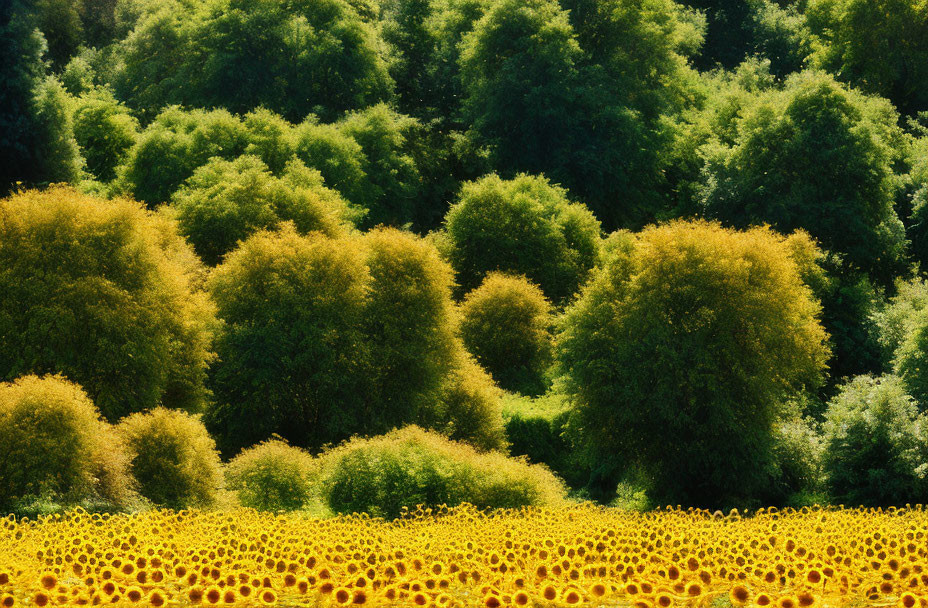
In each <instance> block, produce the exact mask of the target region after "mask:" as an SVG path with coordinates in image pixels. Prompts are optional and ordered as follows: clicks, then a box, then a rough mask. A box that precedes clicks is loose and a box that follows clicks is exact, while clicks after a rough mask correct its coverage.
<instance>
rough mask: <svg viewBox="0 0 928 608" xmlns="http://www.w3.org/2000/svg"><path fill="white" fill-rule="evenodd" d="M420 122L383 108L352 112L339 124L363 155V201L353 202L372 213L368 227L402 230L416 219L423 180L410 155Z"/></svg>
mask: <svg viewBox="0 0 928 608" xmlns="http://www.w3.org/2000/svg"><path fill="white" fill-rule="evenodd" d="M418 127H419V124H418V122H417V121H416V120H415V119H413V118H410V117H408V116H403V115H402V114H397V113H396V112H394V111H393V110H391V109H390V108H388V107H387V106H386V105H384V104H379V105H376V106H373V107H370V108H367V109H365V110H362V111H358V112H353V113H351V114H349V115H348V116H346V117H345V118H344V119H343V120H341V121H340V122H339V123H338V128H339V131H341V132H342V133H344V134H345V135H347V136H349V137H351V138H352V139H354V140H355V141H356V142H358V145H360V146H361V151H362V152H363V154H364V157H363V159H364V160H363V164H362V168H363V170H364V174H365V176H366V178H367V187H366V188H365V189H364V191H365V194H366V197H365V199H364V200H357V201H355V200H352V202H354V203H356V204H359V205H361V206H363V207H365V208H366V209H368V210H369V216H368V223H370V224H371V225H376V224H387V225H393V226H402V225H404V224H406V223H408V222H410V221H411V220H412V218H413V217H415V213H416V206H417V204H418V203H419V189H420V182H421V180H422V178H421V176H420V175H419V171H418V169H417V168H416V163H415V160H414V159H413V157H412V156H411V154H410V147H411V142H410V141H409V140H410V139H411V137H413V136H414V134H415V132H416V130H417V128H418Z"/></svg>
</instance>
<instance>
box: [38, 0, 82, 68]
mask: <svg viewBox="0 0 928 608" xmlns="http://www.w3.org/2000/svg"><path fill="white" fill-rule="evenodd" d="M79 5H80V2H75V0H36V2H35V4H34V8H33V10H34V11H35V14H36V18H37V24H38V27H39V29H40V30H41V31H42V35H43V36H44V38H45V40H46V41H47V43H48V51H47V54H46V56H47V57H48V59H49V60H50V61H51V64H52V67H54V68H55V69H56V70H59V69H61V68H62V67H64V65H65V64H66V63H67V62H68V60H69V59H71V57H72V56H73V55H74V53H75V52H76V51H77V47H78V46H80V44H81V41H82V40H83V37H84V36H83V34H84V32H83V27H82V24H81V15H80V6H79Z"/></svg>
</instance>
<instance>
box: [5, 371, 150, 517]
mask: <svg viewBox="0 0 928 608" xmlns="http://www.w3.org/2000/svg"><path fill="white" fill-rule="evenodd" d="M0 443H2V445H3V450H2V455H0V508H2V509H10V508H16V509H17V510H19V509H21V508H22V507H23V505H24V504H25V503H29V502H34V501H35V500H36V498H37V497H43V498H44V499H45V500H53V501H56V502H58V503H59V504H63V505H73V504H76V503H78V502H82V501H88V500H91V501H93V500H97V501H100V500H102V501H104V502H106V503H108V504H109V505H110V506H111V507H115V508H119V507H123V506H125V505H126V504H128V502H129V501H130V500H131V498H132V478H131V476H130V474H129V472H128V459H127V458H126V455H125V453H124V451H123V446H122V444H121V442H120V441H119V438H118V437H117V436H116V434H115V433H114V431H113V429H112V428H111V427H110V426H109V425H108V424H107V423H106V422H104V421H103V420H101V419H100V413H99V411H98V410H97V408H96V407H94V405H93V403H92V402H91V401H90V399H89V398H88V397H87V394H86V393H84V391H83V390H81V388H80V387H79V386H77V385H76V384H73V383H71V382H69V381H67V380H66V379H64V378H63V377H61V376H45V377H42V378H39V377H38V376H24V377H22V378H19V379H17V380H16V381H14V382H12V383H4V384H0ZM46 497H47V498H46Z"/></svg>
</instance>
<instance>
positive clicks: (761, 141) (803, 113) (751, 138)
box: [702, 73, 905, 284]
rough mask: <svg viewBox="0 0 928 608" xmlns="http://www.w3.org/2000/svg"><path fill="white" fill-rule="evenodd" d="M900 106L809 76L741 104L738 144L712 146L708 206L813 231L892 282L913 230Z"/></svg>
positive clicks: (709, 210) (725, 214)
mask: <svg viewBox="0 0 928 608" xmlns="http://www.w3.org/2000/svg"><path fill="white" fill-rule="evenodd" d="M894 122H895V117H894V116H893V112H892V110H891V109H888V108H886V107H885V105H884V104H882V103H881V102H880V101H879V100H875V99H868V98H865V97H863V96H862V95H860V94H858V93H855V92H853V91H849V90H847V89H845V88H843V87H842V86H840V85H839V84H837V83H836V82H835V81H834V80H833V79H831V78H830V77H828V76H825V75H822V74H816V73H810V74H803V75H800V76H797V77H794V78H793V79H791V80H790V81H789V83H788V85H787V87H786V88H785V90H783V91H778V90H773V91H770V92H769V93H768V94H766V95H762V96H759V97H758V98H757V100H756V102H755V103H753V104H751V105H750V106H748V107H745V108H743V109H742V111H741V115H740V118H739V119H737V121H736V123H735V128H736V134H735V135H734V137H733V140H732V141H731V143H725V142H722V141H719V140H715V141H714V142H712V143H710V144H707V145H706V146H704V147H703V154H704V155H705V156H706V158H707V161H706V165H705V168H704V187H703V190H702V204H703V208H704V212H705V214H706V215H707V216H708V217H710V218H713V219H719V220H721V221H723V222H724V223H726V224H728V225H732V226H734V227H738V228H743V227H747V226H750V225H754V224H762V223H769V224H770V225H771V226H773V227H774V228H776V229H777V230H779V231H781V232H787V233H788V232H792V231H793V230H796V229H800V228H801V229H803V230H806V231H807V232H808V233H809V234H810V235H812V237H814V238H815V239H817V240H818V241H819V242H820V243H821V245H822V247H824V248H825V249H827V250H829V251H831V252H833V253H836V254H840V255H841V256H842V257H843V258H844V260H845V262H846V264H847V265H848V266H849V269H850V270H858V271H864V272H867V273H868V274H869V275H870V276H871V277H872V278H873V279H874V280H876V281H878V282H880V283H882V284H891V283H892V279H893V277H894V276H895V275H896V274H898V273H899V270H900V266H901V265H902V262H903V261H904V247H905V238H904V237H905V235H904V232H903V226H902V223H901V222H900V221H899V218H898V217H897V216H896V213H895V211H894V209H893V202H894V182H893V171H892V166H891V161H892V160H893V156H892V152H891V150H890V147H889V146H890V143H891V141H890V139H889V138H890V137H891V136H892V132H893V131H894V129H895V124H894Z"/></svg>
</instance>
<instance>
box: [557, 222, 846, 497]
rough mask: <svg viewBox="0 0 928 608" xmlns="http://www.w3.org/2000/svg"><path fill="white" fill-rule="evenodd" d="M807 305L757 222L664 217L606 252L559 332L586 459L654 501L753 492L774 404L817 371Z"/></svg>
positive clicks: (777, 407)
mask: <svg viewBox="0 0 928 608" xmlns="http://www.w3.org/2000/svg"><path fill="white" fill-rule="evenodd" d="M819 312H820V310H819V305H818V303H817V302H815V300H814V299H813V297H812V294H811V291H810V290H809V288H808V287H807V286H806V285H805V284H804V283H803V282H802V279H801V277H800V274H799V270H798V268H797V265H796V263H795V262H794V261H793V258H792V257H791V252H790V249H789V247H788V245H787V244H786V242H785V239H784V238H783V237H780V236H778V235H776V234H775V233H774V232H772V231H771V230H769V229H766V228H755V229H752V230H749V231H747V232H735V231H731V230H727V229H724V228H722V227H721V226H719V225H718V224H713V223H708V222H702V221H699V222H692V223H690V222H684V221H675V222H672V223H670V224H667V225H663V226H659V227H652V228H648V229H646V230H644V231H643V232H641V233H640V234H639V235H638V236H637V237H636V238H635V239H634V242H633V243H632V245H631V247H629V248H627V249H626V250H625V251H624V252H622V251H620V250H613V252H612V255H611V256H610V257H609V259H608V261H607V263H606V265H605V266H604V267H603V268H602V269H601V270H600V271H598V272H597V274H596V275H595V278H594V279H593V280H592V282H591V283H590V284H589V285H588V286H587V287H586V288H585V289H584V291H583V293H582V295H581V297H580V298H579V299H578V300H577V301H576V302H575V303H574V304H573V305H572V306H571V307H570V308H569V309H568V310H567V312H566V314H565V316H564V319H563V321H562V323H561V327H560V333H559V335H558V344H559V361H560V365H561V369H562V371H563V373H564V374H565V375H566V378H567V386H568V389H569V391H570V393H571V394H572V395H573V397H574V399H576V402H577V410H576V417H577V423H578V424H579V425H580V428H581V432H582V435H583V438H584V443H585V446H586V449H587V451H588V454H589V456H590V458H591V461H595V462H597V463H599V464H602V465H603V466H604V467H607V468H610V469H612V473H611V475H612V478H613V479H615V476H616V474H618V475H621V474H622V473H626V474H637V475H641V476H643V477H645V478H646V479H647V480H648V481H649V483H650V490H649V496H650V497H651V498H652V499H653V500H655V501H657V502H658V503H664V502H665V501H666V502H671V503H678V502H683V503H686V504H690V505H694V506H696V505H698V506H706V507H718V506H722V505H728V504H732V503H733V502H737V501H740V500H747V499H749V498H755V499H756V498H758V497H763V496H764V492H765V489H766V488H767V487H768V485H769V484H770V481H771V476H772V475H773V474H774V471H775V460H774V454H773V442H774V426H775V424H776V423H777V421H778V420H779V418H780V412H781V404H782V403H783V402H784V399H785V398H786V397H788V396H791V395H796V394H797V393H799V392H801V391H802V390H804V389H807V388H814V387H815V386H817V385H818V384H819V383H820V382H821V380H822V372H823V369H824V365H825V361H826V360H827V357H828V348H827V346H826V344H825V342H826V339H827V336H826V334H825V332H824V330H823V329H822V327H821V325H820V324H819V322H818V319H817V317H818V315H819ZM761 499H762V500H763V498H761Z"/></svg>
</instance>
